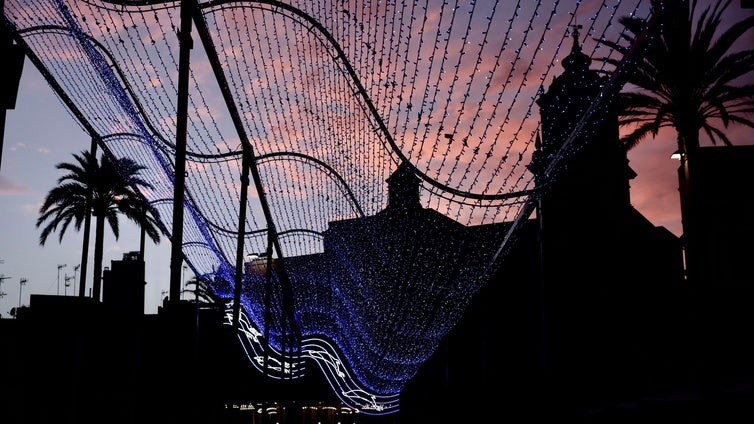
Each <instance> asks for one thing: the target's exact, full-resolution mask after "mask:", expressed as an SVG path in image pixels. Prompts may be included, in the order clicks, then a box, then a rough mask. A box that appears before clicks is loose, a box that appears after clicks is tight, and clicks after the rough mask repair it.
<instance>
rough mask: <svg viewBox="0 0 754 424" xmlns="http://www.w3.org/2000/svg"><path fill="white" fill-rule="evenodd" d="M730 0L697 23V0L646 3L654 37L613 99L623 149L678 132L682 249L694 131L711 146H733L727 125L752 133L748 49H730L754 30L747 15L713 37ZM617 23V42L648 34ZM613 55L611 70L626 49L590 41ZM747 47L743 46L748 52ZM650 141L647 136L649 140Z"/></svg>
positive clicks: (689, 228) (627, 20) (638, 24)
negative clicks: (622, 31) (621, 30)
mask: <svg viewBox="0 0 754 424" xmlns="http://www.w3.org/2000/svg"><path fill="white" fill-rule="evenodd" d="M729 5H730V0H717V2H716V3H714V5H708V6H707V7H706V8H705V9H704V10H703V11H702V12H701V14H700V15H699V17H698V19H695V17H696V11H697V1H696V0H664V1H663V0H653V1H652V7H653V15H654V14H659V15H657V16H658V19H659V23H660V25H658V26H657V27H658V28H659V30H658V33H657V34H650V38H649V42H648V43H647V44H646V47H645V48H644V50H643V55H641V56H639V59H638V60H636V61H635V62H633V63H632V65H633V66H634V68H633V70H632V71H631V72H629V73H628V75H627V76H626V78H627V79H626V86H625V87H624V90H623V91H622V92H621V93H620V97H619V105H620V118H619V125H620V126H621V127H622V128H630V131H629V132H627V133H625V134H624V135H623V136H622V137H621V141H622V143H624V145H625V146H626V148H627V149H631V148H633V147H635V146H636V145H638V144H639V143H640V142H641V141H643V140H645V139H647V138H654V137H656V136H657V134H658V132H659V130H660V129H661V128H663V127H670V128H673V129H674V130H675V131H676V134H677V149H678V150H677V152H676V153H678V155H679V156H680V158H681V166H680V168H679V169H678V176H679V191H680V193H681V218H682V225H683V238H684V240H685V244H686V248H687V251H686V255H687V265H688V263H690V262H691V260H690V259H689V246H690V245H692V244H693V242H692V240H691V239H692V238H693V234H694V228H695V227H694V225H695V224H694V222H695V220H696V218H693V216H692V214H691V212H692V211H693V206H692V199H691V188H690V185H689V184H690V182H691V178H690V174H689V171H690V165H691V164H693V163H694V162H693V161H694V158H695V155H696V153H697V151H698V148H699V146H700V136H699V134H700V132H702V131H703V132H704V133H705V134H706V135H707V137H708V138H709V141H710V142H711V143H712V144H715V145H716V144H718V143H722V144H724V145H727V146H731V145H732V144H733V143H732V142H731V140H730V139H729V138H728V137H727V136H726V134H725V132H724V129H727V128H728V125H729V124H731V123H735V124H740V125H745V126H748V127H751V128H754V121H752V119H751V118H750V117H749V116H747V115H748V114H751V113H752V112H754V84H752V83H751V81H752V78H750V77H751V75H752V71H754V50H751V49H742V50H735V51H734V47H736V44H737V42H739V41H740V39H741V37H742V36H743V35H744V34H746V33H747V32H748V31H749V30H751V29H752V28H754V16H748V17H746V18H744V19H742V20H740V21H738V22H736V23H734V24H733V25H731V26H729V27H728V28H727V29H726V30H724V31H722V32H721V33H719V34H718V29H720V24H721V21H722V15H723V12H725V10H726V9H727V8H728V6H729ZM620 23H621V24H622V25H623V26H624V27H625V28H626V29H627V30H628V32H627V33H626V35H624V36H623V38H624V39H626V40H627V41H629V42H630V43H633V42H634V41H636V40H637V38H638V37H639V36H640V35H641V34H642V32H643V31H644V30H645V28H647V22H646V21H644V20H642V19H639V18H636V17H623V18H621V19H620ZM597 41H598V42H599V43H601V44H604V45H606V46H608V47H611V48H613V49H615V50H616V51H617V52H618V53H620V56H621V57H617V58H615V57H614V58H606V59H604V60H605V61H606V62H607V63H610V64H612V65H613V66H616V67H617V66H618V64H619V63H620V61H621V59H622V57H623V56H626V55H627V54H628V52H629V49H628V48H626V47H623V46H621V45H620V44H618V42H612V41H607V40H597ZM747 47H749V46H747ZM650 136H651V137H650Z"/></svg>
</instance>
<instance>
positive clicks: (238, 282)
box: [233, 144, 251, 329]
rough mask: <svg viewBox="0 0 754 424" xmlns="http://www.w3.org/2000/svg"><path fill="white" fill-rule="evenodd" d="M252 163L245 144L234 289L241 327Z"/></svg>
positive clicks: (235, 315)
mask: <svg viewBox="0 0 754 424" xmlns="http://www.w3.org/2000/svg"><path fill="white" fill-rule="evenodd" d="M250 165H251V152H250V151H249V149H248V148H247V147H246V144H244V145H243V157H242V159H241V167H242V171H241V200H240V204H239V205H238V206H239V210H238V244H237V247H236V278H235V288H234V290H233V326H234V327H235V328H236V329H239V328H240V327H239V325H238V319H239V316H240V314H241V288H242V286H243V258H244V252H243V240H244V233H246V202H247V198H248V192H249V167H250Z"/></svg>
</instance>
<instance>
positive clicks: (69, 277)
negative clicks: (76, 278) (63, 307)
mask: <svg viewBox="0 0 754 424" xmlns="http://www.w3.org/2000/svg"><path fill="white" fill-rule="evenodd" d="M72 278H73V276H72V275H68V273H66V274H65V277H64V280H63V281H65V283H64V284H63V285H64V286H65V288H64V289H63V292H64V293H65V295H66V296H68V287H69V286H70V285H71V283H70V281H71V279H72Z"/></svg>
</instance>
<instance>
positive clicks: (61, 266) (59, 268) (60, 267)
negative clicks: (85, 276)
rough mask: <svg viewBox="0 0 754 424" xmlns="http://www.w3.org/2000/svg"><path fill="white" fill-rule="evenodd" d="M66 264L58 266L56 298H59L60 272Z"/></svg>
mask: <svg viewBox="0 0 754 424" xmlns="http://www.w3.org/2000/svg"><path fill="white" fill-rule="evenodd" d="M66 265H68V264H58V296H60V270H61V269H63V268H65V267H66Z"/></svg>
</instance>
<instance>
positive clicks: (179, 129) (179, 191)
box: [170, 0, 194, 303]
mask: <svg viewBox="0 0 754 424" xmlns="http://www.w3.org/2000/svg"><path fill="white" fill-rule="evenodd" d="M193 7H194V1H192V0H183V1H181V28H180V32H179V33H178V39H179V42H180V52H179V56H178V108H177V111H176V115H177V116H176V120H177V123H176V135H175V173H174V175H173V178H174V180H173V233H172V236H171V240H170V242H171V250H170V301H171V302H173V303H177V302H179V300H180V296H181V265H182V264H183V203H184V199H185V192H184V191H185V186H186V132H187V128H188V87H189V62H190V57H191V48H192V47H193V41H192V39H191V9H192V8H193Z"/></svg>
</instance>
